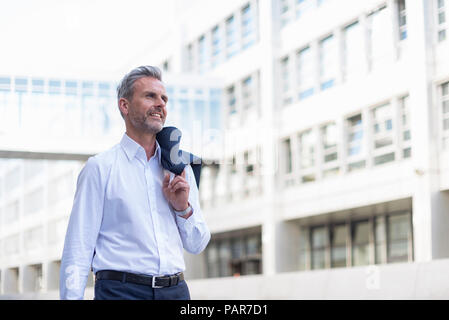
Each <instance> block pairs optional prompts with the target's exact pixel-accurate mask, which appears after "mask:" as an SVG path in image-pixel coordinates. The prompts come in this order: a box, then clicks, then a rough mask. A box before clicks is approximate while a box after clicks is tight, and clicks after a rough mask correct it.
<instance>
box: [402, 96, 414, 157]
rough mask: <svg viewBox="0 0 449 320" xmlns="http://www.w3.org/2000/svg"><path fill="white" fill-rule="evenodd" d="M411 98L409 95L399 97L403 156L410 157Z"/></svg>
mask: <svg viewBox="0 0 449 320" xmlns="http://www.w3.org/2000/svg"><path fill="white" fill-rule="evenodd" d="M409 100H410V99H409V96H408V95H407V96H405V97H402V98H401V99H399V106H400V115H401V131H402V132H401V141H402V157H403V158H409V157H411V155H412V146H411V131H410V105H409Z"/></svg>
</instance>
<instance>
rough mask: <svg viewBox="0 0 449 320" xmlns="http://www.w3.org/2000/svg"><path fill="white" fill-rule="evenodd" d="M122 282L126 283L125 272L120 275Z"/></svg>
mask: <svg viewBox="0 0 449 320" xmlns="http://www.w3.org/2000/svg"><path fill="white" fill-rule="evenodd" d="M122 282H123V283H125V282H126V272H123V275H122Z"/></svg>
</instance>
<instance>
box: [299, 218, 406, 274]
mask: <svg viewBox="0 0 449 320" xmlns="http://www.w3.org/2000/svg"><path fill="white" fill-rule="evenodd" d="M299 231H300V234H299V237H300V244H299V247H298V250H299V255H300V259H299V262H300V266H299V269H300V270H305V269H308V268H311V269H320V268H325V267H328V266H330V267H331V268H337V267H345V266H348V265H352V266H363V265H368V264H372V263H376V264H382V263H391V262H406V261H411V260H413V235H412V221H411V213H410V212H393V213H386V214H383V215H376V216H372V217H366V218H363V219H362V220H352V221H349V222H345V221H344V220H343V221H340V222H338V221H337V222H333V223H332V224H331V225H330V227H329V228H328V227H327V226H326V225H325V224H324V223H323V224H321V225H314V226H301V227H300V230H299ZM349 237H350V238H349ZM329 241H330V242H329ZM309 247H310V251H309V250H308V248H309ZM349 252H350V253H351V262H352V263H349V262H350V261H349V260H348V259H349V256H348V253H349ZM329 254H330V255H329ZM328 257H330V264H329V263H328V261H327V259H328ZM309 260H310V261H311V264H310V266H309V265H308V261H309Z"/></svg>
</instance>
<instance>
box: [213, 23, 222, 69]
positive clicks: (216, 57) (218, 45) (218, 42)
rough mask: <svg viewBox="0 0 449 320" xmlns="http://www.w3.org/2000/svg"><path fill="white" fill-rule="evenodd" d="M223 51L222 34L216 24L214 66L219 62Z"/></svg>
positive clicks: (214, 30) (214, 32)
mask: <svg viewBox="0 0 449 320" xmlns="http://www.w3.org/2000/svg"><path fill="white" fill-rule="evenodd" d="M220 52H221V34H220V27H219V26H216V27H215V28H213V29H212V66H213V67H214V66H216V65H217V64H218V63H219V57H220Z"/></svg>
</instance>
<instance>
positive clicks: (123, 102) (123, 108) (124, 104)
mask: <svg viewBox="0 0 449 320" xmlns="http://www.w3.org/2000/svg"><path fill="white" fill-rule="evenodd" d="M118 106H119V109H120V112H121V113H122V114H123V115H128V113H129V102H128V100H127V99H126V98H120V100H119V101H118Z"/></svg>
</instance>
